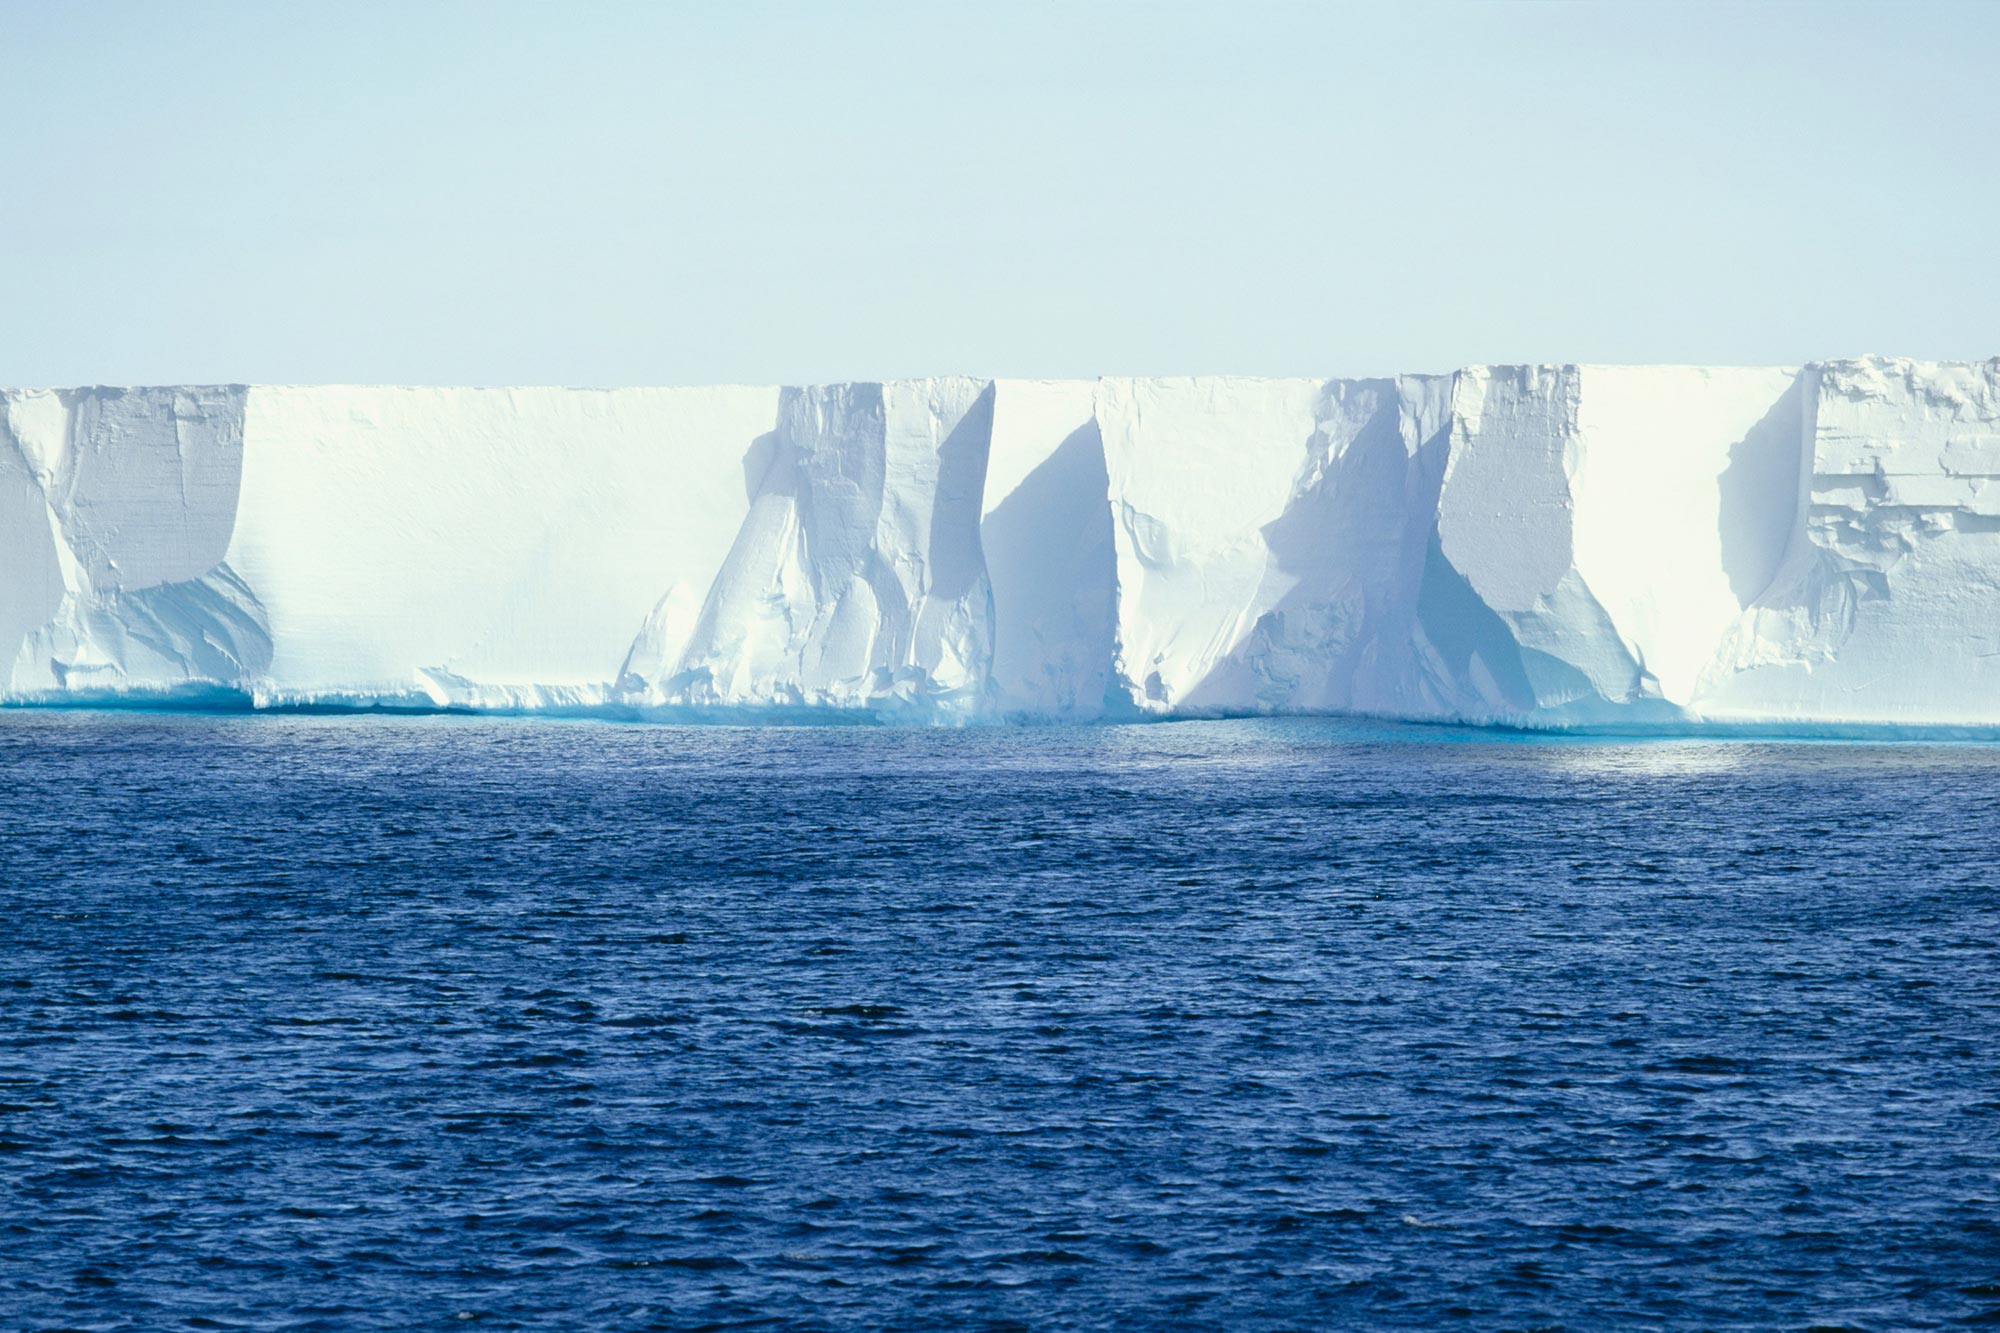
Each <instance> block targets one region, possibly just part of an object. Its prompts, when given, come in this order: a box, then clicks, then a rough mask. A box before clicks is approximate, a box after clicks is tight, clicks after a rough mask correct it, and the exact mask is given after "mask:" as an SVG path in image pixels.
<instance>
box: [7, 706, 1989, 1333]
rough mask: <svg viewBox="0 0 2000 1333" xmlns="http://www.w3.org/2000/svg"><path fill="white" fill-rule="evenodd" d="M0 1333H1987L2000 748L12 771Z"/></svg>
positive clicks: (481, 738) (588, 745)
mask: <svg viewBox="0 0 2000 1333" xmlns="http://www.w3.org/2000/svg"><path fill="white" fill-rule="evenodd" d="M0 773H4V779H5V780H4V785H0V946H4V947H0V1326H4V1327H5V1328H8V1329H13V1328H22V1329H33V1328H79V1329H100V1328H101V1329H135V1330H136V1329H148V1330H150V1329H169V1328H184V1327H199V1328H296V1329H307V1328H314V1329H348V1328H385V1329H386V1328H397V1329H402V1328H447V1327H449V1328H460V1327H474V1328H536V1329H591V1330H611V1329H627V1328H631V1329H638V1328H669V1329H684V1328H697V1327H753V1326H754V1327H763V1328H778V1329H793V1328H796V1329H817V1328H827V1329H856V1330H860V1329H920V1328H928V1329H952V1330H976V1329H989V1328H991V1329H998V1328H1024V1329H1037V1330H1040V1329H1050V1330H1071V1329H1095V1328H1119V1329H1340V1328H1356V1329H1375V1328H1426V1329H1431V1328H1444V1327H1465V1328H1479V1329H1487V1328H1492V1329H1500V1328H1571V1329H1585V1328H1643V1327H1661V1328H1689V1329H1693V1328H1728V1329H1737V1328H1741V1329H1767V1328H1785V1327H1794V1328H1802V1327H1807V1326H1811V1325H1823V1326H1847V1327H1854V1328H1871V1329H1878V1328H1879V1329H1891V1328H1910V1327H1955V1326H1959V1325H1961V1324H1963V1323H1965V1322H1968V1321H1971V1322H1979V1321H1984V1322H1989V1323H1991V1322H2000V1043H1996V1037H2000V984H1996V983H1997V982H2000V958H1996V950H2000V890H1996V876H1997V875H2000V747H1982V746H1933V747H1914V746H1891V745H1855V746H1842V745H1824V744H1822V745H1776V744H1749V743H1742V742H1701V743H1697V742H1664V741H1654V742H1648V743H1642V744H1614V743H1604V742H1593V743H1580V742H1574V741H1572V742H1562V743H1554V742H1548V741H1531V740H1524V739H1519V738H1515V739H1495V738H1484V739H1481V738H1474V737H1470V736H1466V735H1462V734H1455V733H1451V732H1445V731H1436V730H1420V729H1412V730H1396V729H1390V728H1362V727H1353V726H1343V725H1336V724H1328V723H1303V722H1298V723H1251V722H1235V723H1217V724H1176V725H1164V726H1151V727H1137V728H1104V729H1078V730H1054V729H1050V730H1034V729H1022V730H998V729H994V730H967V731H915V730H872V729H871V730H859V729H855V730H850V729H818V730H783V729H771V730H735V729H719V728H717V729H701V728H695V729H688V728H674V727H647V726H621V725H613V724H608V723H597V722H590V723H585V722H537V721H527V720H521V719H510V720H500V721H478V720H472V719H465V718H450V717H436V718H423V719H403V720H395V719H388V718H382V717H275V716H266V717H243V716H195V715H186V716H174V715H147V714H95V715H93V714H81V713H79V714H69V713H48V714H13V715H6V716H0Z"/></svg>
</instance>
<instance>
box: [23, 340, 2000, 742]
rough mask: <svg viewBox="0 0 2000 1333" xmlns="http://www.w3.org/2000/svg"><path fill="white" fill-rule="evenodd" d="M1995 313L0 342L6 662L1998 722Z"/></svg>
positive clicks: (1131, 709) (882, 697)
mask: <svg viewBox="0 0 2000 1333" xmlns="http://www.w3.org/2000/svg"><path fill="white" fill-rule="evenodd" d="M1996 686H2000V360H1996V361H1992V362H1985V363H1978V364H1967V363H1958V364H1948V363H1927V362H1912V361H1904V360H1895V359H1889V358H1874V357H1871V358H1862V359H1858V360H1849V361H1830V362H1822V363H1815V364H1812V365H1809V366H1805V367H1803V368H1795V369H1710V368H1701V367H1616V366H1490V367H1475V368H1472V369H1467V370H1461V371H1458V372H1456V373H1453V374H1445V375H1411V376H1402V377H1398V378H1393V379H1375V380H1339V379H1334V380H1317V379H1297V380H1267V379H1244V378H1208V379H1202V378H1197V379H1157V380H1156V379H1102V380H1097V381H1023V380H1004V379H1003V380H979V379H963V378H959V379H934V380H918V381H897V382H889V383H881V384H840V385H826V386H817V387H807V388H724V389H626V390H608V391H599V390H570V389H407V388H339V387H331V388H275V387H249V388H244V387H219V388H210V387H180V388H152V389H111V388H90V389H63V390H4V391H0V699H4V700H5V701H7V702H37V701H67V700H99V699H111V698H123V697H154V696H168V697H172V696H194V695H204V694H206V695H220V696H224V697H234V698H242V699H247V700H249V701H251V702H254V703H256V704H259V705H285V704H301V703H342V704H388V705H416V706H464V707H474V708H595V709H621V710H622V709H636V710H640V711H645V712H653V713H657V714H658V715H661V716H693V715H699V716H712V717H746V718H755V717H810V716H820V715H833V716H841V715H851V714H862V715H869V716H893V717H908V718H913V719H940V718H946V719H975V718H1046V719H1092V718H1107V717H1108V718H1129V717H1139V716H1207V715H1217V714H1232V713H1267V712H1315V713H1316V712H1356V713H1368V714H1375V715H1384V716H1392V717H1405V718H1434V719H1458V720H1466V721H1475V722H1510V723H1519V724H1529V725H1535V724H1547V725H1597V724H1612V725H1616V724H1621V723H1628V722H1629V723H1644V724H1661V725H1667V726H1683V725H1699V724H1702V723H1706V722H1716V721H1745V722H1791V723H1802V724H1857V723H1888V724H1903V725H1915V726H1994V725H2000V689H1996V688H1995V687H1996Z"/></svg>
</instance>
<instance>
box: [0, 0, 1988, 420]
mask: <svg viewBox="0 0 2000 1333" xmlns="http://www.w3.org/2000/svg"><path fill="white" fill-rule="evenodd" d="M1996 67H2000V4H1966V5H1943V4H1939V5H1921V4H1893V5H1892V4H1880V5H1869V6H1852V5H1831V4H1775V3H1772V4H1748V3H1745V4H1732V5H1701V4H1682V3H1676V4H1662V5H1650V4H1639V3H1634V4H1618V5H1599V6H1591V5H1570V4H1527V3H1520V4H1499V3H1495V4H1481V5H1464V4H1450V3H1428V4H1426V3H1417V4H1399V5H1395V6H1393V7H1390V6H1386V5H1385V6H1379V7H1377V6H1358V7H1343V6H1336V5H1330V4H1320V5H1297V6H1289V5H1257V4H1242V3H1239V4H1217V5H1136V4H1127V5H1110V4H1103V5H1075V4H1040V3H1005V4H1002V3H992V4H979V5H974V4H958V5H947V4H925V5H890V4H841V5H835V4H832V3H825V4H795V5H770V4H724V3H721V0H716V3H712V4H703V5H688V6H670V5H664V4H658V5H655V4H631V5H618V4H587V3H563V4H556V3H547V4H532V5H512V6H510V5H501V4H498V3H480V4H423V3H410V2H409V0H401V2H398V3H382V4H373V3H361V2H358V0H339V2H338V3H332V2H331V0H329V2H328V3H322V4H312V3H306V2H305V0H291V2H288V3H258V4H240V5H221V4H213V5H210V4H194V3H165V2H162V0H155V2H153V3H132V4H114V3H95V4H58V3H51V0H0V264H4V279H0V383H7V384H47V383H76V382H95V381H103V382H165V381H194V380H200V381H253V382H254V381H273V380H275V381H290V382H325V381H393V382H425V383H582V384H638V383H659V384H683V383H706V382H718V381H750V382H766V381H790V382H796V381H803V380H822V379H836V378H851V377H878V376H887V375H910V374H925V373H932V372H947V371H970V372H977V373H982V374H1013V375H1094V374H1099V373H1158V374H1169V373H1183V372H1194V371H1232V372H1256V373H1265V374H1319V375H1332V374H1367V373H1377V372H1382V371H1390V370H1437V369H1448V368H1450V367H1453V366H1457V365H1460V364H1464V363H1470V362H1477V361H1523V360H1536V361H1539V360H1549V361H1573V360H1584V361H1712V362H1758V363H1785V362H1792V361H1798V360H1803V359H1808V358H1813V357H1821V356H1838V355H1848V354H1853V353H1858V352H1863V351H1880V352H1892V353H1902V354H1908V355H1917V356H1929V357H1987V356H1992V355H1995V354H1996V353H2000V75H1996V72H1995V71H1996Z"/></svg>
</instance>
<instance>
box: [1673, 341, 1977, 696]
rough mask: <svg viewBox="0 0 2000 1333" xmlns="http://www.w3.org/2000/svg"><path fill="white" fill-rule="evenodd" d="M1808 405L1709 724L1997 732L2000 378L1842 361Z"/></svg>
mask: <svg viewBox="0 0 2000 1333" xmlns="http://www.w3.org/2000/svg"><path fill="white" fill-rule="evenodd" d="M1801 391H1802V392H1801V397H1802V399H1803V401H1804V403H1805V404H1806V412H1805V414H1804V417H1803V423H1804V424H1803V432H1804V433H1803V447H1802V448H1801V449H1799V450H1798V451H1796V452H1795V453H1794V454H1793V455H1792V459H1793V460H1794V467H1795V469H1796V470H1795V472H1794V474H1793V475H1792V477H1791V478H1789V480H1790V481H1791V483H1792V484H1791V487H1790V488H1789V491H1788V492H1785V493H1786V494H1787V495H1788V497H1789V498H1791V499H1792V501H1793V511H1792V514H1791V522H1790V524H1789V526H1787V527H1786V528H1785V529H1784V531H1785V537H1784V539H1783V546H1782V549H1779V550H1776V551H1774V552H1772V555H1773V563H1774V564H1775V566H1776V568H1775V570H1774V572H1773V575H1772V577H1771V578H1770V579H1769V580H1768V583H1767V586H1765V587H1763V588H1761V589H1760V590H1759V591H1758V593H1757V595H1756V596H1755V597H1753V598H1752V599H1751V600H1750V601H1749V602H1748V604H1747V607H1746V609H1745V611H1744V613H1743V614H1742V615H1741V616H1740V617H1739V619H1738V621H1737V623H1736V625H1735V626H1734V629H1733V632H1732V633H1731V634H1730V635H1729V636H1728V638H1727V640H1726V641H1725V643H1724V644H1723V648H1722V651H1721V652H1720V653H1719V654H1718V655H1717V658H1716V660H1715V662H1714V663H1713V664H1712V665H1711V667H1710V669H1709V673H1708V677H1707V679H1706V680H1705V682H1704V684H1703V688H1702V690H1701V691H1700V692H1699V699H1698V702H1699V705H1700V711H1701V712H1702V713H1703V714H1704V715H1707V716H1712V717H1739V718H1762V717H1767V716H1783V717H1789V718H1802V719H1819V718H1849V717H1864V718H1868V719H1873V720H1881V721H1891V722H1913V723H1948V724H1965V725H1970V724H1990V723H1993V722H1994V721H1996V720H2000V360H1996V361H1989V362H1986V363H1984V364H1980V365H1966V364H1955V365H1954V364H1937V363H1925V362H1914V361H1906V360H1893V359H1886V358H1873V357H1871V358H1866V359H1862V360H1856V361H1833V362H1827V363H1824V364H1821V365H1816V366H1811V367H1808V368H1807V369H1806V371H1805V372H1804V374H1803V375H1802V376H1801ZM1764 489H1766V490H1768V491H1772V492H1775V491H1778V490H1779V487H1778V485H1777V479H1776V478H1775V477H1774V478H1773V479H1772V482H1771V483H1769V484H1768V486H1767V487H1765V488H1764ZM1765 498H1766V499H1767V500H1769V501H1770V502H1772V503H1775V496H1766V497H1765ZM1771 517H1772V518H1773V519H1775V517H1776V515H1775V513H1773V514H1772V515H1771ZM1771 526H1772V527H1775V526H1776V525H1775V523H1774V524H1772V525H1771Z"/></svg>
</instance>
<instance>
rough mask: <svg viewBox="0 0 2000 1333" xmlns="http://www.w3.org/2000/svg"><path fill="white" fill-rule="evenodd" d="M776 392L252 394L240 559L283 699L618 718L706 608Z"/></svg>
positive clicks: (273, 688) (259, 684) (269, 691)
mask: <svg viewBox="0 0 2000 1333" xmlns="http://www.w3.org/2000/svg"><path fill="white" fill-rule="evenodd" d="M777 411H778V391H777V390H776V389H770V388H766V389H757V388H724V389H615V390H601V389H540V388H537V389H413V388H347V387H333V388H253V389H252V390H250V395H249V401H248V405H247V415H246V425H245V430H246V435H247V439H248V440H249V442H250V447H249V448H248V449H247V450H246V457H245V462H244V472H243V485H242V499H241V504H240V512H239V514H238V517H237V523H236V533H235V537H234V539H233V541H232V543H231V547H230V555H229V560H230V565H231V567H232V568H234V569H236V570H238V571H240V572H241V573H242V575H243V577H244V578H245V579H246V580H247V581H248V582H249V583H250V585H251V586H252V587H254V588H256V589H257V591H258V594H259V596H260V597H261V598H262V599H263V602H264V605H265V606H266V607H267V608H268V610H269V615H270V623H271V631H272V640H273V645H274V652H273V654H272V659H271V663H270V667H269V670H268V671H267V672H264V673H260V674H259V675H258V676H257V677H256V678H254V679H253V680H250V681H248V682H247V684H248V685H249V686H250V687H251V688H252V689H253V691H254V692H255V693H257V694H258V695H259V696H260V697H261V698H265V699H268V700H270V701H273V702H287V701H295V700H309V699H342V700H348V699H352V700H361V701H366V700H374V699H392V700H407V701H429V702H431V703H435V704H461V705H469V706H486V707H538V706H547V705H563V704H602V703H604V702H606V701H608V700H609V699H610V698H611V696H612V693H613V684H614V681H615V679H616V676H617V674H618V671H619V666H620V663H621V661H622V660H623V659H624V658H625V656H626V654H627V653H628V652H630V651H632V649H633V646H634V643H633V641H634V639H635V637H636V636H637V634H638V632H639V630H640V627H641V626H642V625H644V624H646V623H647V622H648V619H649V617H651V618H653V620H654V622H655V628H656V629H657V627H658V624H659V623H660V622H669V623H671V621H672V617H673V614H674V612H675V609H676V608H681V609H682V610H683V611H684V612H685V616H686V618H691V616H692V613H691V612H688V611H686V610H685V609H686V608H687V607H688V605H689V604H692V605H694V606H699V605H700V601H701V598H702V596H703V595H704V593H705V592H706V591H707V589H708V586H709V581H710V580H711V578H713V576H714V573H715V569H716V567H717V566H718V565H719V564H720V563H721V561H722V557H723V555H724V553H726V552H727V551H728V549H729V543H730V542H731V540H732V539H733V538H734V536H735V534H736V530H737V527H738V525H739V523H740V522H741V520H742V517H743V514H744V512H745V509H746V507H747V503H748V502H747V499H746V479H745V476H744V467H745V464H744V457H745V454H746V453H747V452H750V451H752V449H753V446H754V443H755V441H756V440H757V439H758V438H759V437H760V436H762V435H765V434H768V433H769V432H770V430H771V425H772V421H773V419H774V418H775V417H776V415H777Z"/></svg>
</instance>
